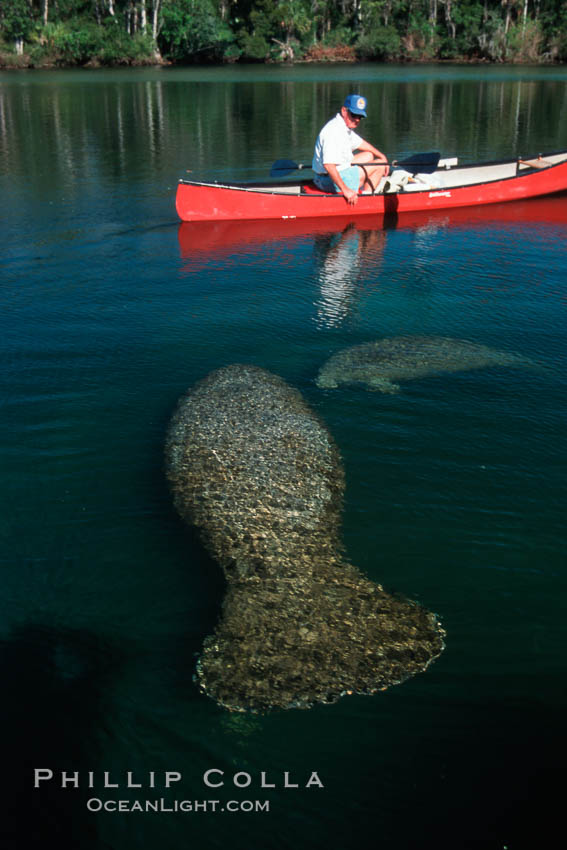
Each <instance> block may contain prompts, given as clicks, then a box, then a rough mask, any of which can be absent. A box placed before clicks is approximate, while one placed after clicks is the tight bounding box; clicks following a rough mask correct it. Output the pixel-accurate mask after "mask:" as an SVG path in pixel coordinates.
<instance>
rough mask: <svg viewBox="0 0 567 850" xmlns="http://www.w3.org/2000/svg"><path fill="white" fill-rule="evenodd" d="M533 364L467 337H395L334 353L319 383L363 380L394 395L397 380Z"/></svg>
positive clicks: (331, 385)
mask: <svg viewBox="0 0 567 850" xmlns="http://www.w3.org/2000/svg"><path fill="white" fill-rule="evenodd" d="M534 365H535V364H534V363H533V361H531V360H529V359H528V358H527V357H522V356H521V355H519V354H514V353H513V352H506V351H498V350H496V349H493V348H488V347H487V346H485V345H478V344H477V343H474V342H468V341H467V340H463V339H449V338H447V337H439V336H397V337H390V338H386V339H379V340H377V341H376V342H367V343H363V344H362V345H355V346H353V347H352V348H345V349H343V350H342V351H339V352H338V353H337V354H333V356H332V357H330V358H329V359H328V360H327V362H326V363H324V364H323V366H322V367H321V369H320V370H319V374H318V376H317V379H316V384H317V386H318V387H320V388H321V389H334V388H336V387H338V386H340V385H341V384H356V383H360V384H364V385H366V387H367V388H368V389H370V390H379V391H380V392H383V393H396V392H398V391H399V389H400V387H399V384H398V383H396V382H397V381H409V380H412V379H414V378H425V377H428V376H430V375H439V374H441V373H443V372H464V371H468V370H471V369H483V368H486V367H488V366H511V367H521V366H534Z"/></svg>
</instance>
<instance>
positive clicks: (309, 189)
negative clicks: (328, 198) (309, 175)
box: [301, 180, 329, 195]
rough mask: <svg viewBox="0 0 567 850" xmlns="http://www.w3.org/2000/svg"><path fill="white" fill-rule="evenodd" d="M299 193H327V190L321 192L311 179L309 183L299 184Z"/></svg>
mask: <svg viewBox="0 0 567 850" xmlns="http://www.w3.org/2000/svg"><path fill="white" fill-rule="evenodd" d="M301 194H302V195H328V194H329V193H328V192H323V190H322V189H319V187H318V186H316V185H315V183H313V181H312V180H310V181H309V183H303V185H302V186H301Z"/></svg>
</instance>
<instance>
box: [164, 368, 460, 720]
mask: <svg viewBox="0 0 567 850" xmlns="http://www.w3.org/2000/svg"><path fill="white" fill-rule="evenodd" d="M166 464H167V475H168V480H169V484H170V486H171V490H172V493H173V498H174V502H175V505H176V508H177V510H178V511H179V513H180V514H181V516H182V517H183V518H184V519H185V520H187V521H188V522H189V523H191V524H193V525H195V526H197V527H198V528H199V529H200V532H201V536H202V539H203V542H204V544H205V545H206V547H207V549H208V550H209V552H210V553H211V554H212V556H213V557H214V558H215V559H216V560H217V561H218V563H219V564H220V566H221V567H222V569H223V571H224V574H225V577H226V582H227V588H226V596H225V598H224V601H223V605H222V615H221V617H220V620H219V622H218V624H217V626H216V629H215V631H214V634H212V635H210V636H209V637H207V638H206V639H205V642H204V647H203V651H202V653H201V656H200V659H199V662H198V665H197V679H198V682H199V685H200V688H201V689H202V691H204V692H205V693H207V694H208V695H209V696H211V697H213V698H214V699H215V700H216V701H217V702H218V703H220V704H221V705H223V706H226V707H227V708H229V709H233V710H240V711H243V710H252V711H264V710H267V709H270V708H292V707H303V708H305V707H309V706H311V705H312V704H313V703H317V702H323V703H331V702H334V701H336V700H337V699H338V698H339V697H340V696H342V695H344V694H349V693H364V694H370V693H374V692H376V691H379V690H383V689H385V688H387V687H388V686H389V685H394V684H397V683H399V682H402V681H403V680H404V679H406V678H407V677H408V676H411V675H413V674H414V673H418V672H420V671H423V670H425V669H426V667H427V666H428V665H429V663H430V662H431V661H432V660H433V659H434V658H435V657H436V656H438V655H439V654H440V652H441V651H442V649H443V635H444V632H443V630H442V628H441V627H440V625H439V623H438V621H437V619H436V617H435V615H434V614H432V613H430V612H429V611H427V610H425V609H424V608H423V607H421V606H420V605H418V604H417V603H415V602H411V601H408V600H406V599H403V598H399V597H397V596H392V595H390V594H389V593H386V592H385V591H384V590H383V588H382V587H381V586H380V585H379V584H376V583H374V582H372V581H369V580H368V579H367V578H366V577H365V576H364V575H362V574H361V572H360V571H359V570H358V569H357V568H356V567H354V566H353V565H352V564H350V563H349V562H348V561H347V560H346V558H345V557H344V555H343V551H342V545H341V540H340V528H339V526H340V520H341V503H342V497H343V491H344V475H343V468H342V464H341V460H340V457H339V453H338V450H337V448H336V446H335V443H334V441H333V439H332V437H331V435H330V434H329V432H328V431H327V429H326V427H325V426H324V425H323V424H322V423H321V422H320V421H319V420H318V418H317V417H316V416H315V415H314V413H313V412H312V411H311V410H310V409H309V407H308V406H307V404H306V403H305V402H304V400H303V398H302V396H301V395H300V393H299V392H298V391H297V390H295V389H293V388H292V387H290V386H289V385H288V384H286V383H285V381H283V380H282V379H281V378H279V377H277V376H276V375H273V374H271V373H270V372H267V371H265V370H263V369H260V368H257V367H253V366H242V365H233V366H227V367H225V368H222V369H219V370H218V371H215V372H212V373H211V374H210V375H209V376H208V377H206V378H205V379H204V380H202V381H201V382H200V383H198V384H197V385H196V386H195V387H194V388H193V389H192V390H190V391H189V392H188V393H187V395H185V396H184V397H183V398H182V399H181V400H180V402H179V405H178V408H177V410H176V412H175V414H174V416H173V419H172V421H171V425H170V428H169V432H168V437H167V445H166Z"/></svg>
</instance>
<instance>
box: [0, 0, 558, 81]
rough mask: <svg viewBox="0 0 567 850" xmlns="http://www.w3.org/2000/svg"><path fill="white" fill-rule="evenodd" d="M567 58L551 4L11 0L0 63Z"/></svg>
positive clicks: (514, 0)
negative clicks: (62, 1)
mask: <svg viewBox="0 0 567 850" xmlns="http://www.w3.org/2000/svg"><path fill="white" fill-rule="evenodd" d="M369 61H376V62H396V63H399V62H454V63H513V64H558V63H564V62H566V61H567V4H565V3H562V4H558V3H557V2H556V0H484V3H483V4H480V3H478V0H459V2H458V3H457V2H456V0H384V2H381V3H377V2H375V0H286V2H281V0H66V2H65V3H61V2H57V0H51V2H50V0H10V3H0V68H3V69H17V68H38V69H42V70H45V69H48V68H64V67H90V68H93V67H116V66H131V67H135V66H143V65H183V64H208V63H215V64H219V63H234V62H247V63H249V62H258V63H266V62H268V63H282V62H369Z"/></svg>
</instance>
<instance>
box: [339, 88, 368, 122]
mask: <svg viewBox="0 0 567 850" xmlns="http://www.w3.org/2000/svg"><path fill="white" fill-rule="evenodd" d="M343 106H345V107H346V108H347V109H348V111H349V112H352V113H354V115H363V116H364V117H365V118H366V117H367V116H366V98H365V97H362V95H361V94H349V95H347V97H346V98H345V102H344V103H343Z"/></svg>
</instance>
